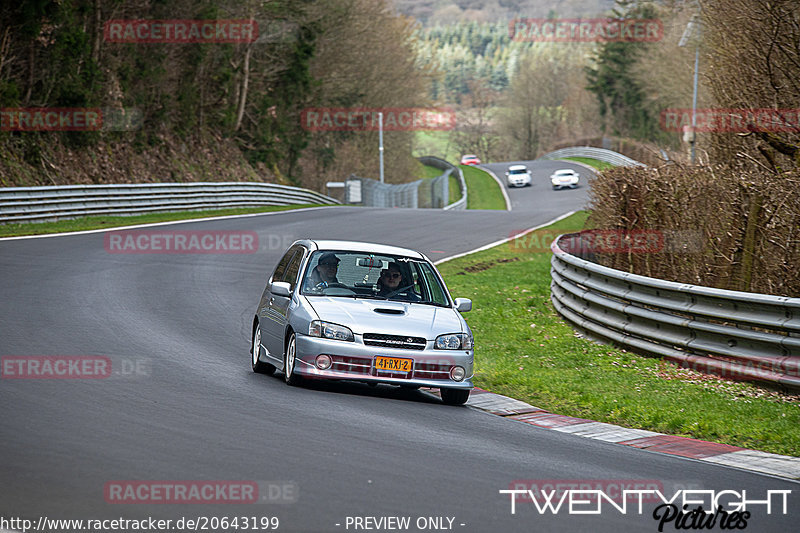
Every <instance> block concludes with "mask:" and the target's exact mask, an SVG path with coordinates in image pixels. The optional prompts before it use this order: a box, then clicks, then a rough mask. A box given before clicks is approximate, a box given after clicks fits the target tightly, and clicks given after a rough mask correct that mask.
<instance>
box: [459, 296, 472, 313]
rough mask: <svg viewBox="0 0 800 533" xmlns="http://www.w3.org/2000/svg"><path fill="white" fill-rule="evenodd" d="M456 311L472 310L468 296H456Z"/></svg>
mask: <svg viewBox="0 0 800 533" xmlns="http://www.w3.org/2000/svg"><path fill="white" fill-rule="evenodd" d="M456 311H458V312H460V313H466V312H467V311H472V300H470V299H469V298H456Z"/></svg>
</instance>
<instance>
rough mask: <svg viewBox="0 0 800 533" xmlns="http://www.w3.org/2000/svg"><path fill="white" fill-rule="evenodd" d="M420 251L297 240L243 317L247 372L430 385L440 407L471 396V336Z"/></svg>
mask: <svg viewBox="0 0 800 533" xmlns="http://www.w3.org/2000/svg"><path fill="white" fill-rule="evenodd" d="M471 309H472V302H471V301H470V300H469V299H467V298H456V299H455V300H453V299H452V298H451V297H450V294H449V292H448V291H447V287H446V286H445V284H444V282H443V281H442V278H441V276H440V275H439V272H438V271H437V270H436V267H435V266H434V265H433V263H431V262H430V260H429V259H428V258H427V257H425V255H423V254H421V253H419V252H416V251H413V250H408V249H405V248H397V247H394V246H386V245H382V244H369V243H360V242H351V241H325V240H318V241H314V240H300V241H296V242H295V243H293V244H292V245H291V246H290V247H289V249H288V251H287V252H286V253H285V254H284V255H283V257H282V258H281V259H280V261H278V264H277V266H276V267H275V270H274V272H273V273H272V275H271V276H270V278H269V281H268V282H267V286H266V288H265V289H264V292H263V294H262V296H261V301H260V302H259V305H258V310H257V312H256V314H255V317H254V319H253V328H252V343H251V354H252V357H251V366H252V369H253V371H254V372H259V373H265V374H272V373H274V372H275V370H281V371H283V374H284V379H285V380H286V382H287V383H288V384H290V385H296V384H298V383H300V382H301V381H302V380H304V379H326V380H349V381H361V382H364V383H368V384H377V383H388V384H390V385H398V386H401V387H408V388H419V387H434V388H438V389H439V390H440V391H441V395H442V401H443V402H444V403H446V404H451V405H460V404H463V403H465V402H466V401H467V399H468V398H469V394H470V391H471V390H472V386H473V385H472V376H473V356H474V351H473V340H472V332H471V330H470V329H469V326H468V325H467V323H466V322H465V321H464V319H463V318H462V316H461V314H460V313H462V312H466V311H470V310H471Z"/></svg>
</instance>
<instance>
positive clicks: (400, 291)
mask: <svg viewBox="0 0 800 533" xmlns="http://www.w3.org/2000/svg"><path fill="white" fill-rule="evenodd" d="M413 286H414V283H413V282H410V283H409V282H406V281H405V278H404V277H403V274H402V272H401V271H400V266H399V265H398V264H397V263H395V262H392V263H389V266H388V267H387V268H385V269H384V270H383V271H381V277H380V278H378V283H377V287H378V296H384V297H387V296H391V297H392V298H397V299H399V300H412V301H418V300H419V299H420V298H419V296H417V294H416V293H415V292H414V291H413V290H412V288H413Z"/></svg>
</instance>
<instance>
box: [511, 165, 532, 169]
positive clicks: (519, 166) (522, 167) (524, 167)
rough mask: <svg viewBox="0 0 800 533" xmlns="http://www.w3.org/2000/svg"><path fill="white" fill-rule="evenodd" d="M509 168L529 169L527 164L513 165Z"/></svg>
mask: <svg viewBox="0 0 800 533" xmlns="http://www.w3.org/2000/svg"><path fill="white" fill-rule="evenodd" d="M508 170H528V167H526V166H525V165H511V166H510V167H508Z"/></svg>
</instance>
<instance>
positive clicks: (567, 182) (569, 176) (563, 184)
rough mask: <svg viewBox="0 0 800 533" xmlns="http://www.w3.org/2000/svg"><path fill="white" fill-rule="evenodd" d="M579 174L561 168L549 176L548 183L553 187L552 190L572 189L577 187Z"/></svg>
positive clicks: (569, 169)
mask: <svg viewBox="0 0 800 533" xmlns="http://www.w3.org/2000/svg"><path fill="white" fill-rule="evenodd" d="M579 179H580V174H578V173H577V172H575V171H574V170H572V169H571V168H562V169H560V170H556V171H555V172H553V173H552V174H550V183H552V185H553V190H557V189H564V188H567V187H568V188H570V189H574V188H575V187H577V186H578V180H579Z"/></svg>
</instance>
